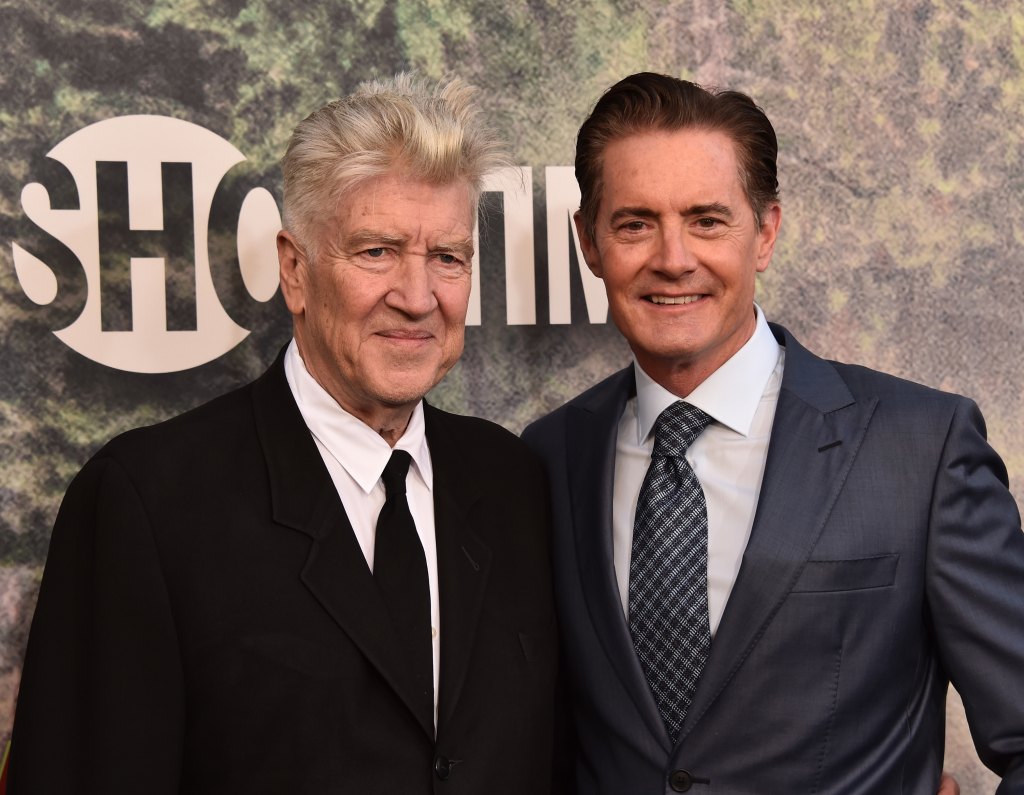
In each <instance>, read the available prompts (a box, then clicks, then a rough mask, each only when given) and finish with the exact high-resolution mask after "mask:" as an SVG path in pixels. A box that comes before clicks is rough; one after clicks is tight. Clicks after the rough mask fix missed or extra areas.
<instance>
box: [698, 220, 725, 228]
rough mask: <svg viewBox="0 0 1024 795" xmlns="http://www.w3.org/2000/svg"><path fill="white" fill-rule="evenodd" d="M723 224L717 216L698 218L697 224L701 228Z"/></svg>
mask: <svg viewBox="0 0 1024 795" xmlns="http://www.w3.org/2000/svg"><path fill="white" fill-rule="evenodd" d="M719 224H721V221H719V220H718V219H717V218H698V219H697V226H699V227H700V228H701V229H714V228H715V227H716V226H718V225H719Z"/></svg>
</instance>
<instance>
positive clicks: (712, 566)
mask: <svg viewBox="0 0 1024 795" xmlns="http://www.w3.org/2000/svg"><path fill="white" fill-rule="evenodd" d="M755 310H756V312H757V327H756V328H755V330H754V334H753V335H752V336H751V338H750V339H749V340H748V341H747V343H746V344H745V345H744V346H743V347H742V348H740V350H738V351H737V352H736V353H735V354H734V355H733V356H732V358H731V359H729V360H728V361H727V362H725V364H723V365H722V366H721V367H719V368H718V369H717V370H716V371H715V372H714V373H712V374H711V375H710V376H709V377H708V378H707V379H706V380H705V381H704V382H703V383H701V384H700V386H698V387H697V388H696V389H694V390H693V392H691V393H690V394H689V395H688V396H687V397H686V402H687V403H691V404H692V405H694V406H696V407H697V408H699V409H702V410H703V411H705V412H706V413H707V414H710V415H711V417H712V419H713V422H712V423H711V424H710V425H708V427H707V428H706V429H705V430H704V432H703V433H702V434H701V435H700V436H698V437H697V439H696V440H695V441H694V443H693V444H692V445H690V448H689V449H688V450H687V451H686V460H687V461H688V462H689V464H690V466H691V467H693V471H694V474H696V476H697V479H698V480H699V481H700V484H701V487H702V488H703V489H704V497H705V500H706V501H707V508H708V612H709V617H710V620H711V634H712V635H714V633H715V631H716V630H717V629H718V623H719V621H720V620H721V618H722V613H723V612H724V610H725V603H726V602H727V601H728V599H729V594H730V593H731V592H732V587H733V584H734V583H735V582H736V575H737V573H738V572H739V568H740V562H741V561H742V559H743V552H744V550H745V549H746V548H747V540H748V539H749V538H750V529H751V527H752V526H753V523H754V511H755V510H757V498H758V495H759V493H760V491H761V479H762V477H763V476H764V464H765V458H766V457H767V455H768V439H769V436H770V435H771V430H772V421H773V420H774V418H775V407H776V405H777V404H778V400H779V386H780V385H781V383H782V368H783V365H784V362H785V353H784V349H783V348H782V347H781V346H780V345H779V344H778V342H776V340H775V337H774V336H773V335H772V332H771V329H769V328H768V322H767V321H766V320H765V318H764V314H763V313H762V312H761V309H760V307H757V306H755ZM633 367H634V370H635V372H636V392H637V394H636V397H634V398H631V399H630V400H629V401H628V402H627V403H626V409H625V411H624V412H623V414H622V418H621V419H620V420H619V433H618V441H617V443H616V447H615V493H614V495H613V502H612V514H613V515H612V546H613V555H614V565H615V576H616V579H617V580H618V584H619V596H620V597H621V599H622V608H623V611H624V612H625V613H627V615H628V611H629V559H630V555H631V552H632V545H633V521H634V519H635V517H636V503H637V499H638V497H639V495H640V487H641V486H642V485H643V481H644V476H645V475H646V474H647V468H648V466H649V465H650V463H651V451H652V450H653V449H654V433H653V429H654V422H655V420H657V419H658V415H659V414H661V412H662V411H663V410H664V409H666V408H667V407H668V406H669V405H671V404H672V403H674V402H675V401H676V400H679V398H678V397H677V396H676V395H674V394H672V393H671V392H669V391H668V390H667V389H665V388H664V387H662V386H660V385H659V384H657V383H655V382H654V381H653V380H652V379H651V377H650V376H648V375H647V373H645V372H644V371H643V369H642V368H641V367H640V366H639V365H638V364H637V363H636V362H635V361H634V363H633Z"/></svg>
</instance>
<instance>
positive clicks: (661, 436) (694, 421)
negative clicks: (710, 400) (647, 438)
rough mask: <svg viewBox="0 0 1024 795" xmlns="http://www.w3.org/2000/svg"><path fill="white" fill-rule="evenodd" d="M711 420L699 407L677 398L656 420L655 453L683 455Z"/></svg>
mask: <svg viewBox="0 0 1024 795" xmlns="http://www.w3.org/2000/svg"><path fill="white" fill-rule="evenodd" d="M710 422H711V417H710V416H708V415H707V414H706V413H704V412H703V411H701V410H700V409H699V408H697V407H696V406H691V405H690V404H689V403H684V402H683V401H682V400H677V401H676V402H675V403H673V404H672V405H671V406H669V407H668V408H667V409H665V410H664V411H663V412H661V414H659V415H658V419H657V420H655V422H654V455H663V456H681V455H683V454H684V453H686V449H687V448H688V447H689V446H690V445H691V444H693V440H694V439H696V438H697V437H698V436H700V434H701V431H703V430H704V429H705V428H706V427H707V426H708V424H709V423H710Z"/></svg>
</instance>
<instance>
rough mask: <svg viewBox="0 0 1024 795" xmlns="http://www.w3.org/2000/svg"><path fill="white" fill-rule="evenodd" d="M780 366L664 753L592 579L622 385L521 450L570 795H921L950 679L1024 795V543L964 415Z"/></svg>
mask: <svg viewBox="0 0 1024 795" xmlns="http://www.w3.org/2000/svg"><path fill="white" fill-rule="evenodd" d="M772 328H773V331H774V332H775V335H776V337H777V338H778V340H779V342H780V343H782V344H783V345H785V349H786V363H785V371H784V374H783V379H782V386H781V391H780V394H779V401H778V407H777V409H776V413H775V419H774V423H773V426H772V434H771V441H770V444H769V448H768V457H767V461H766V464H765V472H764V479H763V481H762V484H761V492H760V496H759V500H758V506H757V511H756V515H755V518H754V524H753V527H752V529H751V534H750V539H749V542H748V544H747V547H746V551H745V553H744V555H743V561H742V564H741V566H740V570H739V574H738V576H737V578H736V582H735V585H734V586H733V589H732V592H731V594H730V597H729V601H728V603H727V604H726V607H725V612H724V614H723V616H722V620H721V623H720V624H719V627H718V631H717V632H716V634H715V637H714V639H713V641H712V643H711V653H710V656H709V658H708V660H707V664H706V666H705V668H704V672H703V674H702V675H701V679H700V682H699V683H698V685H697V692H696V694H695V695H694V699H693V702H692V704H691V705H690V709H689V712H688V713H687V716H686V721H685V723H684V724H683V727H682V731H681V733H680V736H679V739H678V742H676V743H675V744H673V743H672V742H671V741H670V740H669V738H668V736H667V734H666V732H665V728H664V724H663V723H662V720H661V718H660V716H659V714H658V710H657V706H656V705H655V702H654V699H653V697H652V696H651V693H650V689H649V687H648V686H647V682H646V679H645V678H644V674H643V671H642V669H641V667H640V664H639V661H638V660H637V657H636V654H635V652H634V650H633V644H632V640H631V637H630V634H629V628H628V626H627V623H626V618H625V616H624V614H623V609H622V603H621V601H620V597H619V591H618V587H617V585H616V580H615V571H614V567H613V563H612V520H611V511H612V498H613V480H614V473H615V442H616V434H617V430H618V423H619V419H620V417H621V416H622V412H623V409H624V407H625V405H626V401H627V400H628V399H629V397H630V395H631V394H632V393H634V392H635V387H634V383H633V370H632V368H628V369H627V370H623V371H622V372H620V373H617V374H615V375H613V376H612V377H610V378H609V379H607V380H606V381H604V382H602V383H601V384H598V385H597V386H595V387H594V388H592V389H590V390H589V391H587V392H585V393H584V394H582V395H580V396H579V397H577V398H576V399H575V400H572V401H570V402H569V403H568V404H567V405H566V406H563V407H562V408H560V409H558V410H557V411H555V412H553V413H552V414H550V415H548V416H547V417H545V418H544V419H542V420H539V421H538V422H537V423H535V424H534V425H532V426H530V427H529V428H528V429H527V430H526V432H525V433H524V438H525V439H526V440H527V441H528V442H529V443H530V444H531V445H532V446H533V447H534V448H535V449H536V450H537V451H538V452H539V453H540V454H541V455H542V456H543V457H544V459H545V461H546V462H547V465H548V469H549V474H550V478H551V484H552V496H553V510H554V539H555V540H554V566H555V592H556V601H557V604H558V608H559V618H560V626H561V628H562V635H563V645H562V648H563V655H564V658H565V667H566V671H567V676H568V679H569V683H570V691H571V695H572V703H573V708H574V712H575V716H576V732H577V736H578V746H579V753H578V755H577V760H576V772H577V776H578V780H579V785H580V789H579V791H580V792H581V793H586V795H622V794H623V793H629V795H645V794H649V795H654V793H658V794H659V795H661V794H662V793H672V792H674V791H680V792H682V791H688V792H690V793H695V794H696V795H767V794H769V793H771V794H772V795H774V793H787V794H788V793H815V792H817V793H829V795H842V794H845V795H879V794H880V793H903V794H904V795H910V794H911V793H914V795H933V793H934V792H935V791H936V789H937V788H938V779H939V773H940V770H941V766H942V759H943V731H944V707H945V697H946V687H947V682H948V681H949V680H950V679H951V680H952V681H953V683H954V684H955V685H956V687H957V689H958V690H959V691H960V693H961V695H962V696H963V700H964V704H965V705H966V708H967V718H968V721H969V723H970V726H971V731H972V734H973V737H974V740H975V743H976V745H977V748H978V752H979V754H980V756H981V759H982V761H983V762H985V764H987V765H988V766H989V767H991V768H992V769H993V770H995V771H996V772H997V773H999V774H1000V775H1002V776H1003V777H1004V779H1003V783H1002V785H1001V787H1000V789H999V792H1000V795H1002V794H1003V793H1006V795H1010V794H1011V793H1024V534H1022V533H1021V526H1020V516H1019V514H1018V511H1017V508H1016V505H1015V504H1014V501H1013V498H1012V497H1011V496H1010V493H1009V491H1008V490H1007V488H1006V470H1005V468H1004V467H1003V464H1002V462H1001V461H1000V460H999V458H998V456H997V455H996V454H995V453H994V452H993V450H992V448H991V447H989V446H988V444H987V443H986V441H985V427H984V423H983V422H982V419H981V415H980V414H979V412H978V410H977V407H976V406H975V405H974V404H973V403H972V402H971V401H969V400H967V399H965V398H962V397H958V396H956V395H949V394H944V393H941V392H937V391H935V390H932V389H928V388H926V387H923V386H920V385H918V384H912V383H909V382H907V381H902V380H899V379H896V378H893V377H892V376H888V375H884V374H882V373H878V372H874V371H871V370H867V369H865V368H863V367H854V366H850V365H843V364H837V363H835V362H827V361H824V360H822V359H819V358H818V357H817V356H814V355H813V354H811V353H810V352H808V351H807V350H806V349H804V348H803V347H802V346H801V345H800V344H799V343H798V342H797V341H796V340H794V339H793V337H792V336H791V335H789V334H788V333H787V332H786V331H785V330H784V329H782V328H781V327H779V326H773V327H772Z"/></svg>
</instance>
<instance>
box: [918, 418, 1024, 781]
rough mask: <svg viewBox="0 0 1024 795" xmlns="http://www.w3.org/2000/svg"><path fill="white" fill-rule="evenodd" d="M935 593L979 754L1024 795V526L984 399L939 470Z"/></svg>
mask: <svg viewBox="0 0 1024 795" xmlns="http://www.w3.org/2000/svg"><path fill="white" fill-rule="evenodd" d="M927 599H928V606H929V611H930V619H931V621H932V622H933V626H934V629H935V637H936V639H937V643H938V646H939V649H938V650H939V657H940V659H941V660H942V663H943V665H944V666H945V668H946V671H947V673H948V674H949V677H950V680H951V681H952V683H953V685H954V686H955V687H956V688H957V690H958V691H959V692H960V694H961V696H962V697H963V701H964V706H965V708H966V713H967V719H968V723H969V724H970V727H971V733H972V735H973V738H974V742H975V745H976V747H977V750H978V755H979V756H980V758H981V760H982V761H983V762H984V763H985V764H986V765H987V766H988V767H990V768H991V769H992V770H994V771H995V772H996V773H998V774H999V775H1001V776H1003V777H1004V779H1003V783H1002V786H1001V787H1000V788H999V790H998V792H999V793H1000V794H1001V795H1009V793H1024V533H1022V532H1021V526H1020V515H1019V513H1018V510H1017V506H1016V504H1015V502H1014V499H1013V497H1012V495H1011V494H1010V492H1009V491H1008V489H1007V477H1006V468H1005V467H1004V465H1003V463H1002V461H1001V460H1000V459H999V457H998V456H997V455H996V453H995V452H994V451H993V450H992V448H991V447H990V446H989V445H988V443H987V442H986V441H985V423H984V420H983V419H982V417H981V414H980V412H979V411H978V409H977V406H975V405H974V403H973V402H971V401H968V400H962V401H961V403H960V404H959V406H958V407H957V409H956V411H955V413H954V415H953V419H952V422H951V423H950V427H949V432H948V435H947V438H946V443H945V447H944V450H943V456H942V460H941V462H940V464H939V468H938V470H937V472H936V478H935V488H934V499H933V503H932V516H931V530H930V536H929V549H928V571H927Z"/></svg>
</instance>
